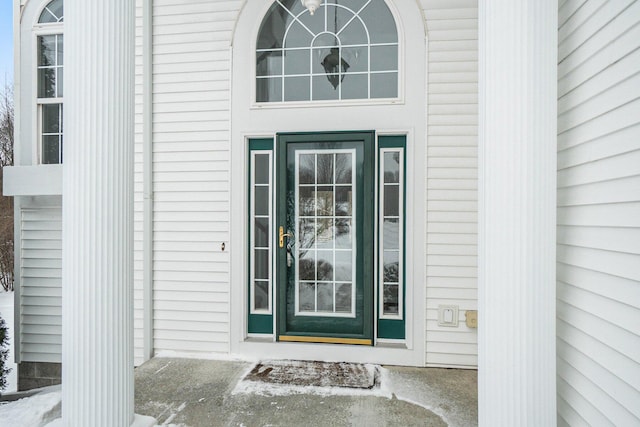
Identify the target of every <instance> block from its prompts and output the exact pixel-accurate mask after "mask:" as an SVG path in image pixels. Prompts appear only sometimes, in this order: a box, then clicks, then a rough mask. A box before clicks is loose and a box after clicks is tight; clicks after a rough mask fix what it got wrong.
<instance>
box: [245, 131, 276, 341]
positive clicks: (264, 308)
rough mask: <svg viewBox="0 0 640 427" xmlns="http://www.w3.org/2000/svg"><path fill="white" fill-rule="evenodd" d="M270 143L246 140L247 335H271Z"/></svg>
mask: <svg viewBox="0 0 640 427" xmlns="http://www.w3.org/2000/svg"><path fill="white" fill-rule="evenodd" d="M272 150H273V139H270V138H260V139H250V140H249V153H250V156H249V157H250V159H249V246H250V248H251V249H250V254H249V325H248V331H249V333H255V334H265V333H266V334H270V333H272V332H273V310H272V301H273V271H272V256H273V239H274V237H273V214H272V211H273V206H272V203H273V185H272V177H273V169H272V168H273V158H272Z"/></svg>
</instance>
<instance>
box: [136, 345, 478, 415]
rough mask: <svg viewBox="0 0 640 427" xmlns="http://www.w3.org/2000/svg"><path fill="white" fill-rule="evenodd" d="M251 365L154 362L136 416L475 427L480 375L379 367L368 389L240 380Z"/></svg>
mask: <svg viewBox="0 0 640 427" xmlns="http://www.w3.org/2000/svg"><path fill="white" fill-rule="evenodd" d="M254 366H255V364H253V363H246V362H230V361H216V360H194V359H174V358H155V359H152V360H150V361H148V362H147V363H145V364H144V365H142V366H140V367H138V368H137V369H136V371H135V405H136V406H135V411H136V413H138V414H142V415H150V416H153V417H155V418H156V419H157V420H158V424H162V425H179V426H191V427H200V426H265V425H271V426H352V425H353V426H385V425H393V426H416V425H420V426H447V425H449V426H465V427H466V426H474V425H477V419H478V399H477V372H476V371H470V370H457V369H436V368H406V367H395V366H384V367H382V368H380V370H379V372H380V375H379V381H378V384H377V385H376V386H375V387H374V388H373V389H371V390H366V389H365V390H363V389H347V388H339V387H310V386H290V385H280V384H276V385H273V384H264V383H259V382H252V381H244V380H243V377H244V376H245V374H247V373H248V372H250V371H251V370H252V369H253V367H254Z"/></svg>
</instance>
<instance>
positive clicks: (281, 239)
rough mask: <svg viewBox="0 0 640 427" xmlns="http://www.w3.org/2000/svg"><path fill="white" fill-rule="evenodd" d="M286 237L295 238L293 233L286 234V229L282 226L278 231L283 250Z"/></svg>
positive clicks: (279, 242)
mask: <svg viewBox="0 0 640 427" xmlns="http://www.w3.org/2000/svg"><path fill="white" fill-rule="evenodd" d="M285 237H293V233H285V232H284V227H283V226H280V229H279V231H278V244H279V246H280V247H281V248H284V238H285Z"/></svg>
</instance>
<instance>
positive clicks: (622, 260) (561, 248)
mask: <svg viewBox="0 0 640 427" xmlns="http://www.w3.org/2000/svg"><path fill="white" fill-rule="evenodd" d="M557 252H558V255H557V259H558V262H561V263H564V264H570V265H575V266H579V267H584V268H590V269H592V270H596V271H601V272H603V273H607V274H610V275H612V276H618V277H622V278H627V279H631V280H638V281H640V269H638V265H640V255H637V254H628V253H621V252H611V251H606V250H602V249H593V248H581V247H579V246H567V245H563V244H559V245H558V249H557Z"/></svg>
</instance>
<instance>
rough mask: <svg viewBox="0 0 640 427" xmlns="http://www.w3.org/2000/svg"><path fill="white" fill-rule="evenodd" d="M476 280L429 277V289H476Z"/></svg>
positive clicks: (472, 278)
mask: <svg viewBox="0 0 640 427" xmlns="http://www.w3.org/2000/svg"><path fill="white" fill-rule="evenodd" d="M477 285H478V279H477V278H476V277H470V278H466V277H437V276H431V277H429V288H432V287H433V288H468V289H476V288H477Z"/></svg>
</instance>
